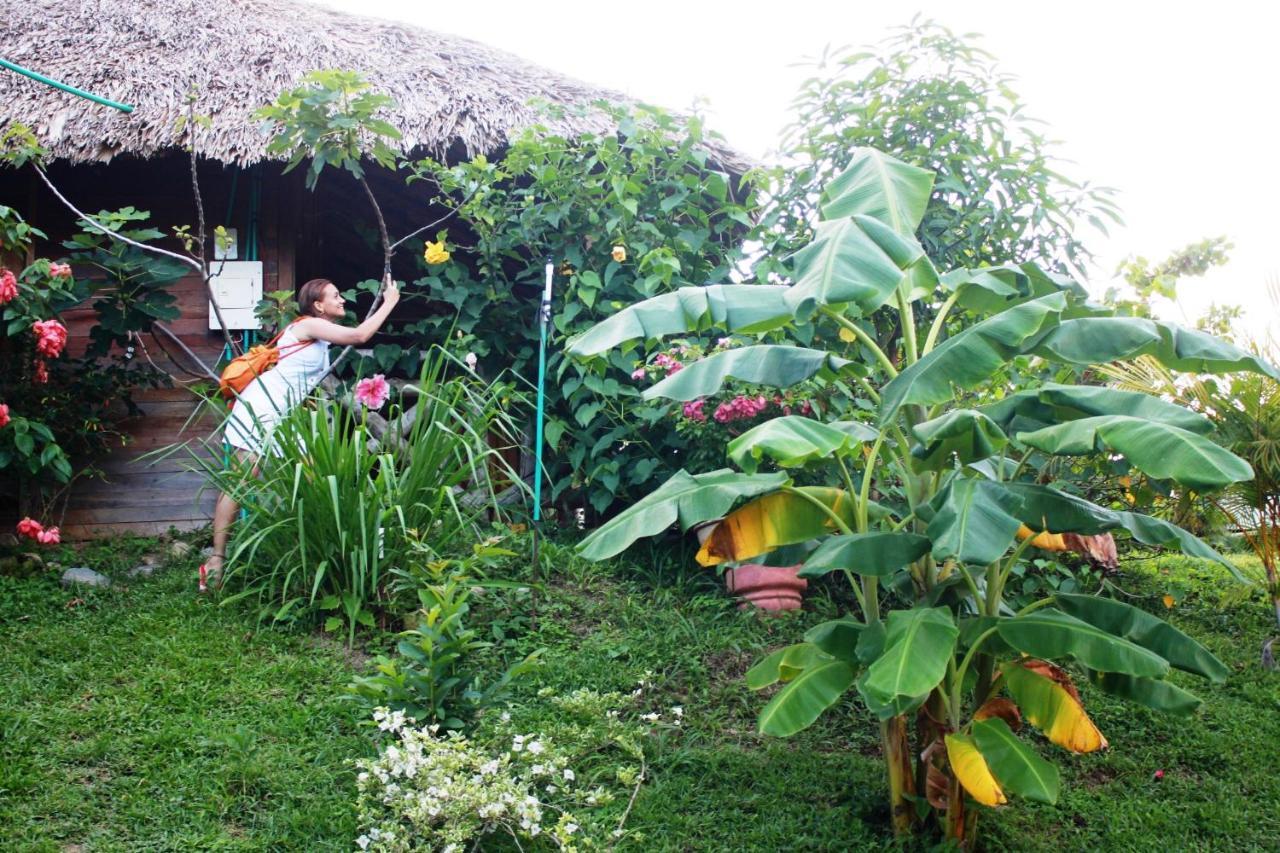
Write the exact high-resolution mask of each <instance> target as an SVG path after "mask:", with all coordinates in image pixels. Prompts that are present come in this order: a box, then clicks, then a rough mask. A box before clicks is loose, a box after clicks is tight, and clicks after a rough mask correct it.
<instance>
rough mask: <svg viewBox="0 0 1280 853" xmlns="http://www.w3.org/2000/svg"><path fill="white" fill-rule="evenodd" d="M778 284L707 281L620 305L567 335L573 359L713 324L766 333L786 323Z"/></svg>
mask: <svg viewBox="0 0 1280 853" xmlns="http://www.w3.org/2000/svg"><path fill="white" fill-rule="evenodd" d="M787 290H788V287H787V286H786V285H782V284H712V285H709V286H707V287H682V288H680V289H679V290H676V291H674V292H672V293H663V294H661V295H660V296H654V297H652V298H651V299H646V300H644V301H643V302H637V303H636V304H634V305H629V306H627V307H626V308H623V309H622V310H621V311H619V312H618V313H616V314H613V315H612V316H610V317H609V318H607V319H605V320H602V321H600V322H599V323H597V324H595V325H594V326H592V327H591V328H590V329H588V330H586V331H585V332H583V333H582V334H580V335H576V336H574V337H573V338H572V339H570V341H569V343H568V346H567V348H566V351H567V352H568V353H569V355H571V356H574V357H575V358H583V357H586V356H592V355H598V354H599V353H602V352H605V351H606V350H609V349H612V348H613V347H616V346H617V345H618V344H621V343H623V342H625V341H630V340H640V341H645V340H653V339H656V338H662V337H666V336H667V335H678V334H684V333H687V332H696V331H704V330H706V329H712V328H718V329H726V330H728V331H731V332H746V333H754V332H767V331H769V330H770V329H776V328H778V327H780V326H783V325H785V324H787V323H789V322H790V321H791V309H790V307H788V306H787V304H786V303H785V302H784V301H783V299H782V296H783V294H784V293H786V292H787Z"/></svg>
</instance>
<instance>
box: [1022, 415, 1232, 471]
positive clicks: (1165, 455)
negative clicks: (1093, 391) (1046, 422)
mask: <svg viewBox="0 0 1280 853" xmlns="http://www.w3.org/2000/svg"><path fill="white" fill-rule="evenodd" d="M1015 438H1016V439H1017V440H1018V441H1020V442H1021V443H1023V444H1025V445H1027V446H1029V447H1034V448H1035V449H1037V450H1041V451H1043V452H1045V453H1051V454H1057V455H1064V456H1084V455H1089V454H1092V453H1099V452H1107V451H1111V452H1114V453H1120V454H1122V455H1123V456H1124V457H1125V459H1127V460H1128V462H1129V464H1130V465H1132V466H1133V467H1135V468H1137V469H1138V470H1139V471H1141V472H1143V473H1144V474H1146V475H1147V476H1149V477H1155V478H1157V479H1161V480H1175V481H1177V482H1179V483H1182V484H1183V485H1186V486H1190V487H1191V488H1193V489H1214V488H1218V487H1220V486H1226V485H1229V484H1231V483H1238V482H1241V481H1243V480H1251V479H1253V468H1251V467H1250V466H1249V463H1248V462H1245V461H1244V460H1243V459H1241V458H1240V457H1238V456H1236V455H1235V454H1233V453H1231V452H1230V451H1229V450H1226V449H1225V448H1223V447H1221V446H1219V445H1217V444H1214V443H1213V442H1212V441H1210V440H1209V439H1207V438H1204V437H1203V436H1200V435H1197V434H1195V433H1193V432H1188V431H1187V430H1185V429H1179V428H1178V427H1175V426H1169V425H1168V424H1164V423H1161V422H1159V421H1151V420H1146V419H1143V418H1135V417H1130V416H1128V415H1099V416H1097V417H1092V418H1082V419H1080V420H1077V421H1067V422H1066V423H1062V424H1055V425H1054V426H1049V427H1045V428H1044V429H1039V430H1035V431H1033V432H1019V433H1017V434H1016V435H1015Z"/></svg>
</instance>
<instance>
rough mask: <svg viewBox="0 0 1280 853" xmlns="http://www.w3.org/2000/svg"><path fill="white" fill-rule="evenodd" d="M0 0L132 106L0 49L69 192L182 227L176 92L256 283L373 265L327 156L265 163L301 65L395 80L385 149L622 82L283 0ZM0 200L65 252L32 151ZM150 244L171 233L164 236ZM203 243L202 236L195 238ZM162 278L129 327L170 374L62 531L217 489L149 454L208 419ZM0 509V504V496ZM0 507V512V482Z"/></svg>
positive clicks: (193, 322) (167, 517)
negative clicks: (160, 288) (167, 311)
mask: <svg viewBox="0 0 1280 853" xmlns="http://www.w3.org/2000/svg"><path fill="white" fill-rule="evenodd" d="M0 6H2V8H3V11H4V15H3V16H2V17H0V44H3V45H4V49H3V54H4V57H5V58H6V59H7V60H9V61H10V62H13V63H16V64H18V65H20V66H22V67H24V68H28V69H31V70H34V71H37V72H39V73H41V74H44V75H46V76H48V77H51V78H53V79H55V80H59V81H62V82H64V83H66V84H68V85H71V86H75V87H77V88H80V89H83V90H86V91H90V92H93V93H95V94H97V95H100V96H102V97H106V98H110V99H112V100H114V101H117V102H121V103H125V104H128V105H130V106H132V107H133V112H131V113H127V114H126V113H124V112H120V111H117V110H114V109H112V108H109V107H105V106H101V105H98V104H95V103H92V102H91V101H89V100H85V99H82V98H80V97H77V96H75V95H73V94H69V93H66V92H63V91H59V90H57V89H55V88H52V87H50V86H48V85H45V84H42V83H40V82H37V81H35V80H32V79H29V78H27V77H25V76H21V75H19V74H16V73H14V72H11V71H7V70H3V69H0V104H3V105H4V106H3V107H0V134H2V133H3V131H4V130H5V129H7V128H8V127H9V126H10V125H11V124H13V123H15V122H20V123H22V124H25V125H26V126H28V127H30V128H32V129H33V130H34V131H35V133H36V135H37V137H38V138H39V139H40V141H41V144H42V145H44V146H45V147H46V148H47V150H48V151H49V153H50V161H49V168H48V175H49V178H50V180H51V181H52V182H53V183H54V185H55V186H57V187H58V188H59V190H60V191H61V192H62V193H63V194H64V195H65V196H66V198H67V201H69V202H71V203H72V204H74V205H75V206H76V207H78V208H79V209H80V210H82V211H86V212H97V211H100V210H113V209H118V208H120V207H124V206H126V205H132V206H134V207H135V208H138V209H142V210H147V211H150V213H151V220H150V221H151V224H152V225H154V226H155V227H157V228H159V229H160V230H162V231H164V232H166V233H170V232H171V230H172V228H173V227H174V226H176V225H190V226H192V231H193V232H194V231H195V227H194V226H195V219H196V216H195V201H194V194H193V191H192V181H191V175H190V162H191V161H190V155H189V154H188V152H187V150H185V147H186V145H187V144H188V142H189V138H188V137H187V136H185V135H184V134H183V133H181V132H179V131H178V129H177V128H178V127H179V119H180V118H181V117H182V116H183V115H184V113H185V112H186V111H187V109H188V108H187V106H186V101H187V95H188V93H191V92H194V93H195V107H194V110H195V112H197V113H199V114H201V115H204V116H207V117H209V119H210V121H211V124H210V126H209V127H208V128H207V129H201V130H199V131H198V135H197V136H196V144H197V149H198V153H199V157H198V167H199V168H198V176H199V184H200V190H201V195H202V199H203V207H204V212H205V216H206V220H207V226H208V229H210V230H211V229H212V228H213V227H214V226H216V225H226V226H228V227H232V228H235V229H236V231H237V235H238V242H239V245H240V247H241V251H242V252H244V251H246V250H247V248H248V247H249V246H252V247H253V256H252V258H251V260H254V261H257V262H258V263H260V265H261V276H262V284H263V289H264V291H271V290H279V289H294V288H296V287H297V286H298V285H299V284H301V283H302V282H303V281H306V280H307V279H308V278H312V277H316V276H322V275H323V276H324V277H327V278H331V279H333V280H334V281H335V282H338V283H339V285H340V286H347V285H349V284H350V283H353V282H355V281H358V280H361V279H368V278H376V277H377V276H378V274H379V272H380V269H381V256H380V252H379V251H378V249H377V247H376V245H374V244H372V243H370V242H368V241H364V240H362V239H360V229H359V227H358V226H359V225H360V223H365V225H366V226H367V228H366V230H368V229H369V228H372V225H373V221H374V220H373V217H372V214H371V213H370V211H369V208H368V205H367V201H366V200H365V198H364V195H363V193H362V192H361V191H360V190H359V187H358V185H357V184H356V183H355V181H354V180H352V179H351V178H350V177H349V176H346V175H345V174H341V173H337V172H336V171H335V170H333V169H330V170H327V171H326V172H325V173H324V175H323V176H322V178H321V181H320V184H319V186H318V188H317V190H316V191H315V192H310V191H308V190H306V189H305V188H304V186H303V180H302V173H303V172H304V171H305V170H304V169H298V170H297V171H296V172H293V173H289V174H285V173H284V172H283V163H281V162H279V161H278V160H274V159H272V158H271V157H269V156H268V154H267V151H266V147H267V142H268V138H267V136H266V135H265V133H264V131H263V129H262V127H261V123H260V122H259V121H257V120H256V119H255V118H254V117H253V113H254V111H255V110H256V109H258V108H259V107H261V106H263V105H265V104H267V103H270V102H271V101H273V100H274V99H275V98H276V97H277V96H278V95H279V93H280V92H282V91H284V90H286V89H288V88H291V87H293V86H295V85H297V84H298V83H299V82H300V80H301V78H302V77H303V76H304V75H305V74H306V73H307V72H309V71H313V70H316V69H321V68H340V69H345V70H352V71H357V72H360V73H361V74H362V75H364V76H365V78H366V79H368V80H369V81H370V82H371V83H372V85H373V86H374V87H375V88H376V89H378V90H380V91H382V92H385V93H387V94H389V95H390V96H391V97H392V98H393V99H394V100H395V102H396V106H395V107H394V108H392V109H389V110H388V111H387V116H386V118H387V120H388V121H390V122H391V123H392V124H393V125H394V126H396V127H397V129H399V130H400V132H401V133H402V134H403V138H402V140H401V142H400V146H401V150H402V153H404V154H407V155H417V156H421V155H424V154H426V155H430V156H433V157H435V158H437V159H444V160H446V161H448V162H457V161H459V160H461V159H462V158H466V157H469V156H473V155H475V154H478V153H488V154H494V153H498V152H501V150H502V149H503V148H504V146H505V145H506V144H507V141H508V139H509V138H510V137H511V135H513V134H514V133H516V132H517V131H519V130H520V129H522V128H524V127H527V126H529V125H531V124H534V123H541V124H544V125H546V126H548V127H549V128H550V129H551V130H552V131H554V132H558V133H565V134H577V133H584V132H601V131H608V132H612V130H613V128H612V127H611V126H610V125H609V124H608V120H607V118H606V117H605V116H603V114H601V113H600V112H598V111H590V110H582V109H571V110H566V111H564V114H563V115H562V116H561V117H558V118H556V119H554V120H547V118H546V116H545V115H542V114H540V113H539V112H537V111H536V109H535V108H534V107H533V106H531V102H532V101H535V100H536V101H543V102H550V103H552V104H559V105H563V106H569V107H585V106H587V105H589V104H590V103H592V102H594V101H597V100H600V99H609V100H614V101H622V100H624V99H623V98H621V96H619V95H617V94H616V93H612V92H607V91H603V90H600V89H596V88H593V87H590V86H588V85H585V84H582V83H579V82H577V81H574V80H570V79H567V78H565V77H563V76H561V75H558V74H555V73H553V72H550V71H547V70H545V69H542V68H538V67H536V66H533V65H530V64H528V63H526V62H524V61H523V60H521V59H519V58H518V57H515V56H512V55H510V54H507V53H504V52H501V51H497V50H494V49H492V48H489V47H487V46H485V45H482V44H479V43H477V42H474V41H471V40H468V39H463V38H458V37H454V36H448V35H443V34H438V33H433V32H429V31H426V30H422V29H418V28H414V27H411V26H407V25H403V24H399V23H393V22H389V21H382V20H375V19H371V18H364V17H357V16H351V15H345V14H340V13H337V12H333V11H329V10H327V9H323V8H319V7H315V6H311V5H307V4H304V3H297V2H289V0H227V2H224V3H218V4H210V3H194V2H179V0H127V2H125V0H101V1H100V2H95V3H91V4H89V3H83V2H80V0H49V2H44V3H39V4H32V3H22V2H17V0H3V2H0ZM733 156H734V155H732V153H731V152H730V154H729V157H727V158H726V159H731V158H732V157H733ZM371 180H372V181H373V182H374V184H375V189H376V191H377V192H378V194H379V196H380V198H383V199H390V203H389V204H386V205H385V206H386V208H387V210H386V212H387V217H388V228H389V229H390V230H391V231H392V232H393V233H399V234H404V233H406V232H408V231H410V230H412V229H413V228H415V227H417V226H419V225H421V224H423V223H425V222H427V221H430V218H431V216H432V211H431V210H430V209H429V208H427V207H426V206H425V205H424V204H423V202H422V199H423V197H424V196H425V194H426V192H427V191H426V190H424V189H422V188H421V185H419V186H418V187H416V188H410V187H406V186H405V184H404V181H403V179H402V176H400V175H396V174H392V173H389V172H386V171H379V170H376V169H373V170H372V171H371ZM0 203H3V204H5V205H8V206H11V207H14V208H15V209H17V210H19V211H21V212H22V214H23V215H24V216H25V217H26V219H27V220H28V221H29V222H31V223H32V224H34V225H36V226H37V227H40V228H41V229H43V230H44V231H46V232H47V233H48V235H49V240H48V241H47V243H44V244H42V245H40V246H38V247H37V252H38V254H39V255H40V256H44V257H50V256H51V257H55V258H56V257H60V256H63V255H64V254H65V252H64V251H62V250H60V248H59V244H60V242H61V240H63V239H65V238H66V237H67V236H68V235H70V234H71V233H73V232H74V230H75V227H76V226H75V220H76V216H75V215H74V214H73V213H72V212H71V211H70V210H69V209H68V208H67V207H66V206H65V204H64V203H63V202H61V201H60V200H59V199H58V198H57V197H56V196H55V195H54V194H53V193H52V192H51V191H50V190H49V189H48V188H47V187H46V185H45V184H44V182H43V181H41V180H40V179H39V177H38V176H37V175H36V174H35V173H34V171H32V170H31V169H30V168H27V169H24V170H18V171H14V170H0ZM437 212H438V211H437ZM353 225H356V226H357V227H355V228H353V227H352V226H353ZM163 245H164V246H165V247H166V248H170V249H174V250H176V249H178V248H179V244H178V242H177V241H176V240H168V241H165V242H164V243H163ZM208 248H209V251H210V254H211V255H212V241H209V242H208ZM240 257H241V258H242V259H243V257H244V256H243V254H242V255H241V256H240ZM412 261H413V259H411V258H410V259H402V260H398V261H397V263H398V264H399V263H406V264H407V266H406V268H405V269H404V270H403V271H401V270H400V269H399V268H398V267H397V276H398V277H401V278H413V277H416V276H415V275H414V268H413V266H412ZM77 274H78V275H79V274H81V271H77ZM172 293H173V294H174V295H175V296H177V298H178V306H179V308H180V310H181V315H180V317H179V318H178V319H176V320H174V321H172V322H168V323H162V324H159V325H160V326H163V327H164V328H163V330H157V331H156V332H155V333H153V334H148V335H144V336H142V339H141V340H140V342H139V345H138V346H137V347H135V352H134V353H133V358H135V359H146V360H147V361H148V363H154V365H155V366H156V367H158V368H160V369H161V370H163V371H164V372H165V373H167V374H169V375H170V376H171V377H172V380H173V381H172V385H171V387H167V388H161V389H153V390H145V391H141V392H139V393H138V394H137V395H136V400H137V402H138V403H139V405H140V408H141V410H142V416H141V417H138V418H134V419H132V420H127V421H124V422H123V423H122V427H123V430H124V432H125V433H126V435H127V436H128V439H129V440H128V442H127V443H126V444H124V446H122V447H120V448H119V449H117V450H116V451H114V452H113V453H111V454H110V455H108V456H107V457H106V458H105V459H101V460H97V461H96V465H97V467H98V468H100V469H101V472H102V477H100V478H98V479H93V480H80V481H77V483H76V485H75V488H74V489H73V490H72V491H71V496H70V499H69V502H68V504H67V508H66V514H65V516H64V517H63V519H62V529H63V535H64V537H66V538H70V539H80V538H89V537H96V536H101V535H106V534H119V533H135V534H156V533H162V532H164V531H166V530H167V529H169V528H170V527H176V528H179V529H189V528H194V527H199V526H202V525H204V524H206V523H207V522H208V520H209V518H210V514H211V508H212V503H213V500H214V497H215V495H213V494H212V493H211V492H210V491H208V490H206V489H204V483H203V478H202V477H201V476H200V475H199V474H198V473H194V472H192V471H190V470H188V469H189V467H190V462H189V461H184V460H183V459H182V458H181V454H175V455H174V456H171V457H169V458H166V459H162V460H159V461H156V460H155V459H154V458H148V455H149V454H151V455H152V456H154V452H155V451H156V450H157V449H158V448H163V447H166V446H169V445H172V444H174V443H175V442H179V441H183V440H187V439H196V438H199V437H201V436H205V435H207V434H208V432H209V430H211V429H212V428H213V426H214V424H213V423H212V421H211V420H205V421H203V422H192V420H191V419H192V415H193V413H194V412H195V411H196V408H197V400H196V398H195V396H194V395H193V394H192V393H191V391H190V390H188V387H187V386H188V384H189V383H190V381H191V380H193V379H196V378H199V374H200V370H199V368H198V367H197V366H196V365H195V364H193V363H192V362H191V359H190V357H188V356H186V355H184V354H183V352H182V351H181V347H179V346H178V345H177V343H176V342H180V343H181V344H182V346H184V347H185V348H187V349H189V350H190V351H191V353H192V354H194V355H195V356H196V357H197V358H198V359H200V360H201V361H203V362H204V363H205V364H207V365H214V364H216V363H217V361H218V360H219V356H220V355H221V354H222V352H223V348H224V344H223V337H222V334H221V332H220V331H219V330H218V329H211V328H210V322H209V313H210V312H209V302H208V299H207V296H206V293H205V291H204V286H203V282H202V281H201V278H200V277H199V276H197V275H191V276H188V277H186V278H183V279H181V280H180V281H178V282H176V283H175V284H174V285H173V286H172ZM66 319H67V320H68V321H69V327H70V330H71V335H72V339H73V340H72V343H71V346H72V348H73V351H75V350H76V348H79V351H81V352H83V346H84V345H85V343H86V341H87V338H88V334H89V330H90V328H91V327H92V325H93V323H94V322H95V320H96V315H95V313H94V311H93V310H92V308H91V307H89V306H87V305H86V306H81V307H80V308H77V309H74V310H73V311H71V312H70V313H69V314H68V315H67V317H66ZM229 325H230V324H229ZM175 341H176V342H175ZM0 476H3V475H0ZM0 485H3V486H4V487H3V488H2V489H0V494H2V495H6V496H9V497H10V498H12V495H13V494H14V490H13V487H12V484H0ZM0 500H2V499H0ZM5 509H6V507H4V505H3V504H0V515H3V514H6V513H5ZM7 509H8V511H9V512H8V514H12V512H13V510H14V509H15V507H14V505H13V503H12V501H10V503H9V505H8V507H7Z"/></svg>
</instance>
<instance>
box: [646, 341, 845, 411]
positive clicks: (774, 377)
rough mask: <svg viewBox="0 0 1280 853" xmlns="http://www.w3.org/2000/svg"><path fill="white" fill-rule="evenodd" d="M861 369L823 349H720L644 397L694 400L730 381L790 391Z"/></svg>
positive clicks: (770, 346) (766, 346)
mask: <svg viewBox="0 0 1280 853" xmlns="http://www.w3.org/2000/svg"><path fill="white" fill-rule="evenodd" d="M861 370H862V367H861V365H859V364H858V363H856V362H852V361H849V360H848V359H843V358H839V357H837V356H834V355H831V354H830V353H828V352H826V351H825V350H817V349H808V348H806V347H788V346H779V345H777V344H757V345H756V346H750V347H740V348H738V349H731V350H723V351H721V352H717V353H713V354H711V355H709V356H707V357H706V358H703V359H699V360H698V361H695V362H693V363H692V364H689V365H686V366H685V367H684V368H683V369H682V370H680V371H679V372H678V373H673V374H671V375H670V376H668V377H667V378H666V379H663V380H662V381H661V382H658V383H656V384H654V385H652V386H651V387H649V388H647V389H645V392H644V398H645V399H646V400H652V399H654V398H657V397H666V398H668V399H671V400H685V401H687V400H696V399H698V398H699V397H708V396H710V395H712V394H715V393H716V392H718V391H719V390H720V389H721V387H723V386H724V383H725V382H726V381H727V380H728V379H730V378H733V379H741V380H742V381H743V382H749V383H751V384H753V385H768V386H770V387H772V388H789V387H791V386H792V385H795V384H796V383H798V382H803V381H804V380H806V379H809V378H810V377H812V376H818V377H821V378H823V379H834V378H835V377H836V376H838V375H840V374H841V373H853V372H860V371H861Z"/></svg>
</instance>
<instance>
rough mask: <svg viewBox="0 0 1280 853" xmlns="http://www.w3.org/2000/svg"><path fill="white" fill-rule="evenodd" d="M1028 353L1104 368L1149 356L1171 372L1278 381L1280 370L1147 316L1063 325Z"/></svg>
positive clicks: (1200, 334) (1208, 337) (1205, 336)
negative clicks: (1235, 374)
mask: <svg viewBox="0 0 1280 853" xmlns="http://www.w3.org/2000/svg"><path fill="white" fill-rule="evenodd" d="M1030 351H1031V352H1033V353H1035V354H1036V355H1040V356H1044V357H1045V358H1048V359H1052V360H1055V361H1064V362H1067V363H1069V364H1101V363H1103V362H1107V361H1117V360H1119V359H1128V358H1136V357H1138V356H1140V355H1150V356H1152V357H1154V358H1155V359H1156V360H1157V361H1159V362H1160V363H1161V364H1163V365H1164V366H1165V367H1168V368H1170V369H1172V370H1185V371H1188V372H1192V373H1232V372H1235V371H1249V372H1251V373H1262V374H1265V375H1267V376H1270V377H1271V378H1272V379H1278V380H1280V371H1277V370H1276V368H1275V367H1274V366H1273V365H1271V364H1269V363H1267V362H1265V361H1263V360H1262V359H1260V358H1258V357H1257V356H1255V355H1253V354H1251V353H1248V352H1246V351H1244V350H1242V349H1240V348H1239V347H1237V346H1234V345H1232V344H1229V343H1227V342H1226V341H1223V340H1220V339H1218V338H1215V337H1214V336H1213V335H1209V334H1206V333H1205V332H1200V331H1197V330H1195V329H1184V328H1182V327H1181V326H1175V325H1174V324H1172V323H1163V322H1159V321H1156V320H1148V319H1146V318H1143V317H1079V318H1076V319H1071V320H1063V321H1062V323H1061V324H1060V325H1059V326H1058V328H1056V329H1054V330H1053V331H1052V332H1050V333H1049V334H1048V335H1046V336H1045V337H1044V339H1043V340H1041V341H1038V342H1037V343H1036V345H1035V346H1034V347H1032V348H1031V350H1030Z"/></svg>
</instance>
